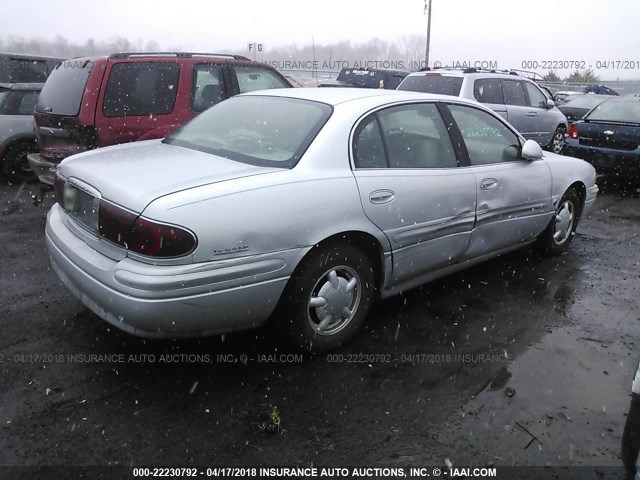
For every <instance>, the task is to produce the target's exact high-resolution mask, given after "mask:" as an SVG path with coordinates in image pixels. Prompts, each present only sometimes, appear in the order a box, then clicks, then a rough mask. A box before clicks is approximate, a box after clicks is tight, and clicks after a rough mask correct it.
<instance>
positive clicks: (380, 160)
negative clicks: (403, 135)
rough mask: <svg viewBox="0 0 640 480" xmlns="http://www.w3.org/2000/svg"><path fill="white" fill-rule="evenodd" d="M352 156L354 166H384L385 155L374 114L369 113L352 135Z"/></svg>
mask: <svg viewBox="0 0 640 480" xmlns="http://www.w3.org/2000/svg"><path fill="white" fill-rule="evenodd" d="M353 158H354V164H355V166H356V168H385V167H386V166H387V157H386V154H385V152H384V144H383V143H382V136H381V134H380V125H379V124H378V118H377V117H376V115H375V114H374V115H369V117H367V118H366V119H365V120H364V121H362V123H360V125H358V128H357V129H356V132H355V135H354V136H353Z"/></svg>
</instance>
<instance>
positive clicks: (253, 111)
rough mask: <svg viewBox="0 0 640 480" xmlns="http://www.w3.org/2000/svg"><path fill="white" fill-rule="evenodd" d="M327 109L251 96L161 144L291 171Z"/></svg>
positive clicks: (210, 112)
mask: <svg viewBox="0 0 640 480" xmlns="http://www.w3.org/2000/svg"><path fill="white" fill-rule="evenodd" d="M332 112H333V108H332V107H331V106H330V105H327V104H324V103H320V102H313V101H309V100H298V99H293V98H281V97H269V96H262V95H252V96H246V97H242V96H240V97H233V98H230V99H229V100H225V101H224V102H220V103H218V104H217V105H214V106H213V107H211V108H210V109H208V110H205V111H204V112H202V113H201V114H200V115H198V116H197V117H195V118H193V119H192V120H190V121H189V122H187V123H185V124H184V125H183V126H182V127H180V128H178V130H176V131H175V132H174V133H172V134H171V135H169V136H167V137H166V138H165V140H164V142H165V143H168V144H171V145H177V146H180V147H184V148H190V149H193V150H199V151H202V152H206V153H211V154H213V155H218V156H220V157H224V158H228V159H231V160H235V161H237V162H243V163H248V164H251V165H260V166H271V167H281V168H293V167H294V166H295V164H296V163H297V162H298V160H300V158H301V157H302V155H303V154H304V152H305V151H306V150H307V148H308V147H309V145H310V144H311V142H312V141H313V139H314V138H315V137H316V135H317V134H318V132H319V131H320V130H321V129H322V127H323V126H324V124H325V122H326V121H327V120H328V118H329V117H330V116H331V113H332Z"/></svg>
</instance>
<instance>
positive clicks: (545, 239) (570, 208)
mask: <svg viewBox="0 0 640 480" xmlns="http://www.w3.org/2000/svg"><path fill="white" fill-rule="evenodd" d="M581 212H582V201H581V200H580V195H579V194H578V192H577V191H576V190H575V189H573V188H571V189H569V190H567V191H566V193H565V194H564V196H563V197H562V200H560V203H559V204H558V208H557V209H556V214H555V215H554V217H553V218H552V219H551V222H549V225H548V226H547V228H546V229H545V230H544V232H542V234H541V235H540V237H539V238H538V246H539V247H540V250H541V251H542V253H544V254H545V255H549V256H553V255H560V254H561V253H564V252H566V251H567V249H568V248H569V245H570V244H571V242H572V241H573V237H575V232H576V228H577V227H578V221H579V220H580V213H581Z"/></svg>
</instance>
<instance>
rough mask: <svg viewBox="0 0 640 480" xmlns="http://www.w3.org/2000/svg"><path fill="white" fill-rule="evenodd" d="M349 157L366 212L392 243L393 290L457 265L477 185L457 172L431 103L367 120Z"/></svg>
mask: <svg viewBox="0 0 640 480" xmlns="http://www.w3.org/2000/svg"><path fill="white" fill-rule="evenodd" d="M353 158H354V166H355V170H354V175H355V178H356V181H357V184H358V188H359V191H360V197H361V202H362V206H363V209H364V212H365V214H366V215H367V217H368V218H369V219H370V220H371V221H372V222H373V223H374V224H375V225H376V226H377V227H378V228H380V230H382V231H383V232H384V233H385V235H386V236H387V238H388V239H389V242H390V244H391V248H392V256H393V272H392V277H391V279H390V282H391V284H392V285H398V284H400V283H402V282H404V281H408V280H411V279H412V278H414V277H416V276H418V275H420V274H422V273H426V272H428V271H431V270H435V269H437V268H440V267H443V266H445V265H448V264H451V263H454V262H456V261H458V259H459V258H460V257H461V256H462V255H463V254H464V252H465V251H466V249H467V245H468V242H469V238H470V236H471V229H472V228H473V222H474V217H475V197H476V195H475V179H474V176H473V174H472V173H471V172H470V171H469V170H468V169H465V168H459V167H458V162H457V157H456V153H455V151H454V149H453V146H452V144H451V140H450V138H449V135H448V132H447V128H446V127H445V124H444V122H443V120H442V118H441V116H440V113H439V111H438V108H437V107H436V105H435V104H433V103H417V104H409V105H401V106H395V107H389V108H386V109H383V110H380V111H378V112H376V113H373V114H370V115H369V116H367V117H366V118H364V119H363V120H362V121H361V122H360V123H359V124H358V126H357V127H356V129H355V132H354V136H353ZM389 286H391V285H389Z"/></svg>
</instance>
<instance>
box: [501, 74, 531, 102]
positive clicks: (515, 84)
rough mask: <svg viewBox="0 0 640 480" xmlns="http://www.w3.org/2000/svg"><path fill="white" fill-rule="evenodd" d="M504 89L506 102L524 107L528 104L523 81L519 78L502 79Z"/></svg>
mask: <svg viewBox="0 0 640 480" xmlns="http://www.w3.org/2000/svg"><path fill="white" fill-rule="evenodd" d="M502 91H503V93H504V103H505V104H507V105H517V106H522V107H526V106H527V96H526V94H525V93H524V88H523V87H522V82H520V81H517V80H502Z"/></svg>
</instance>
